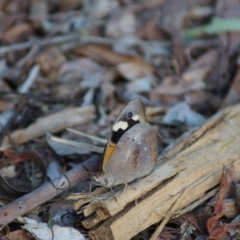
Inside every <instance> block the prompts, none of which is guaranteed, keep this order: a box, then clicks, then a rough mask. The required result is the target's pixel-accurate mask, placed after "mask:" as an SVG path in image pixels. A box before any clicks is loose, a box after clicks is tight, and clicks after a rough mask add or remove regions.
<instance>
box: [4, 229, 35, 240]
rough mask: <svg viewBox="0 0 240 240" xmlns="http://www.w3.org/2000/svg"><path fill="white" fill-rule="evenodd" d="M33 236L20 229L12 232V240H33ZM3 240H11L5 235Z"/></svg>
mask: <svg viewBox="0 0 240 240" xmlns="http://www.w3.org/2000/svg"><path fill="white" fill-rule="evenodd" d="M33 239H34V238H32V237H31V236H29V235H28V234H27V232H26V231H25V230H23V229H19V230H16V231H13V232H11V240H33ZM1 240H9V238H8V236H7V235H5V236H3V237H1Z"/></svg>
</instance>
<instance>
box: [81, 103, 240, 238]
mask: <svg viewBox="0 0 240 240" xmlns="http://www.w3.org/2000/svg"><path fill="white" fill-rule="evenodd" d="M239 125H240V105H237V106H235V107H230V108H227V109H225V110H223V111H221V112H220V113H218V114H216V115H215V116H214V117H213V118H211V119H210V120H209V121H208V122H207V123H206V124H204V125H203V126H202V127H201V128H199V129H198V130H195V131H191V132H189V133H187V134H185V135H184V136H183V137H182V138H181V139H179V140H178V141H177V142H176V143H175V144H173V145H172V146H170V147H169V148H168V149H167V150H166V151H165V152H164V153H163V154H162V155H161V156H160V157H159V159H158V163H159V164H158V166H157V167H156V168H155V170H154V171H153V172H152V174H150V175H149V176H147V177H146V178H143V179H141V180H139V181H137V182H134V183H132V184H131V187H130V188H128V189H127V190H126V191H122V189H121V190H120V191H118V192H116V193H115V196H116V200H117V201H115V199H109V198H108V197H107V196H106V195H105V200H103V197H102V198H101V196H98V197H99V198H101V199H102V200H101V201H98V200H97V198H96V199H95V201H93V202H91V203H90V204H88V205H87V206H86V207H85V208H84V215H85V217H86V219H85V220H84V221H83V222H82V224H83V225H84V226H85V227H86V228H89V229H91V230H90V237H91V239H106V240H108V239H115V240H118V239H121V240H122V239H131V238H132V237H133V236H135V235H136V234H137V233H139V232H141V231H143V230H144V229H146V228H147V227H149V226H151V225H152V224H154V223H157V222H160V221H161V220H163V219H164V217H165V216H168V211H169V209H171V207H172V206H173V205H174V203H175V202H176V201H177V199H178V198H180V197H181V194H182V192H186V195H185V197H183V198H182V199H181V202H178V206H177V207H176V209H175V208H174V211H175V213H176V214H177V213H178V212H179V211H180V210H181V209H183V208H185V209H186V208H187V207H188V206H189V205H190V206H196V205H194V203H196V202H197V201H198V200H199V199H201V198H203V199H204V196H205V195H206V194H207V193H208V192H209V191H212V192H211V194H210V195H209V196H212V193H214V192H215V191H216V188H217V186H218V184H219V182H220V178H221V174H222V168H223V166H224V165H225V166H226V167H229V166H231V165H233V166H234V168H235V171H236V177H237V179H239V178H240V157H239V156H240V150H239V141H240V128H239ZM109 196H111V195H109ZM143 196H144V197H143ZM136 199H137V204H136ZM201 202H202V201H199V202H198V204H200V203H201ZM159 213H161V214H159Z"/></svg>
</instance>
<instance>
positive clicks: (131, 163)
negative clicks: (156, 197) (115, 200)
mask: <svg viewBox="0 0 240 240" xmlns="http://www.w3.org/2000/svg"><path fill="white" fill-rule="evenodd" d="M157 156H158V141H157V136H156V133H155V132H154V130H153V129H152V128H151V126H150V125H149V124H148V123H139V124H136V125H134V126H133V127H132V128H130V129H129V130H128V131H127V132H125V133H124V135H123V136H122V137H121V141H119V142H118V143H117V144H116V146H115V149H114V150H113V152H112V155H111V157H110V161H108V162H107V164H106V166H105V173H104V174H105V175H106V176H108V177H109V178H110V182H112V184H113V185H117V184H121V183H125V184H126V183H128V182H132V181H134V180H136V179H138V178H141V177H144V176H146V175H148V174H149V173H150V172H151V171H152V170H153V168H154V167H155V165H156V160H157Z"/></svg>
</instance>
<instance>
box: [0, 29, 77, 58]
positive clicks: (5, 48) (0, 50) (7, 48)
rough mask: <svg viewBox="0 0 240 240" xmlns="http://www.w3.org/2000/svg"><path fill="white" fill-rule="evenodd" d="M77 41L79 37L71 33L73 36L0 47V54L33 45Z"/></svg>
mask: <svg viewBox="0 0 240 240" xmlns="http://www.w3.org/2000/svg"><path fill="white" fill-rule="evenodd" d="M78 39H79V35H78V34H76V33H73V34H69V35H62V36H57V37H54V38H48V39H37V40H31V41H28V42H24V43H16V44H11V45H8V46H3V47H0V54H5V53H7V52H12V51H18V50H23V49H27V48H30V47H32V46H34V45H38V46H47V45H53V44H59V43H63V42H68V41H74V40H75V41H76V40H78Z"/></svg>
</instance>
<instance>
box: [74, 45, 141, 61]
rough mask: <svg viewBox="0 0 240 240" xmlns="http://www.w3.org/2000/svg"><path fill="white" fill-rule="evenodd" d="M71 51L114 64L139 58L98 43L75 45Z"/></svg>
mask: <svg viewBox="0 0 240 240" xmlns="http://www.w3.org/2000/svg"><path fill="white" fill-rule="evenodd" d="M73 52H74V53H75V54H78V55H83V56H88V57H90V58H92V59H93V60H95V61H97V62H99V63H101V64H103V63H107V64H112V65H115V64H119V63H123V62H129V61H136V60H138V59H139V57H137V56H130V55H127V54H119V53H115V52H113V50H112V49H111V47H109V46H103V45H98V44H86V45H84V46H81V47H76V48H74V49H73Z"/></svg>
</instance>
